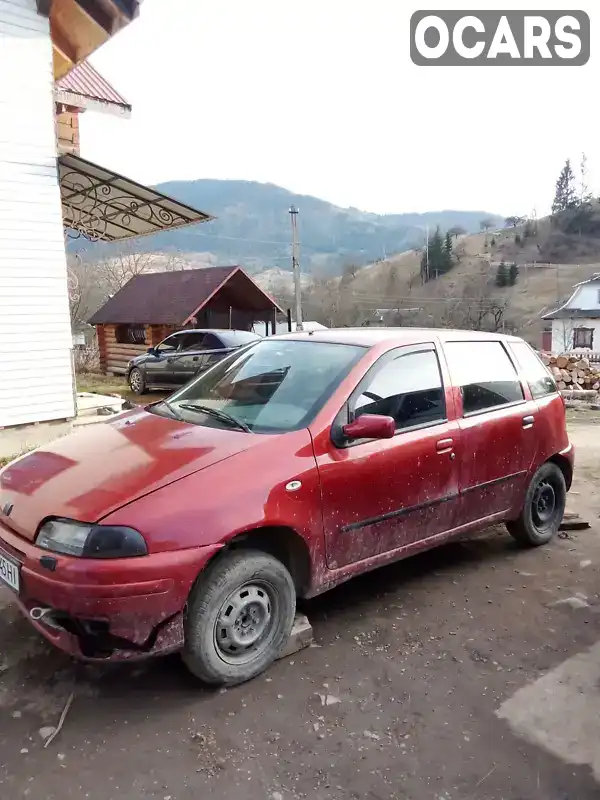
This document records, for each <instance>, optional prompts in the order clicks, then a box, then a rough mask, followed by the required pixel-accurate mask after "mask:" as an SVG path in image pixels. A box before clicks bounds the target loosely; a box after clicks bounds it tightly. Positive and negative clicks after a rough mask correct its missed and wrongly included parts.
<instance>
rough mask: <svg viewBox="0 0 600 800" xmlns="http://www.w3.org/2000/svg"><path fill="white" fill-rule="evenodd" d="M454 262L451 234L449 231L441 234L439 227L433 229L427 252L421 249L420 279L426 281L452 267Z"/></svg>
mask: <svg viewBox="0 0 600 800" xmlns="http://www.w3.org/2000/svg"><path fill="white" fill-rule="evenodd" d="M454 263H455V258H454V253H453V247H452V234H451V233H450V231H448V233H447V234H446V235H445V236H443V235H442V232H441V231H440V229H439V228H436V229H435V233H433V234H432V235H431V236H430V237H429V252H428V251H427V250H424V251H423V255H422V257H421V280H422V282H423V283H426V282H427V281H428V280H433V279H434V278H437V277H438V276H439V275H443V274H444V273H446V272H448V270H450V269H452V267H453V266H454Z"/></svg>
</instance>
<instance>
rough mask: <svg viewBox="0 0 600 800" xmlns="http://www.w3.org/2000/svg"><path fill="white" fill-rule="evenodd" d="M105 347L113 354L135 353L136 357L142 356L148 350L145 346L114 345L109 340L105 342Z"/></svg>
mask: <svg viewBox="0 0 600 800" xmlns="http://www.w3.org/2000/svg"><path fill="white" fill-rule="evenodd" d="M106 346H107V348H108V349H109V350H112V351H114V352H115V353H121V354H125V353H135V354H136V355H137V356H139V355H143V354H144V353H145V352H146V351H147V350H148V348H147V347H146V345H145V344H141V345H140V344H115V343H114V342H111V341H110V339H108V340H107V342H106Z"/></svg>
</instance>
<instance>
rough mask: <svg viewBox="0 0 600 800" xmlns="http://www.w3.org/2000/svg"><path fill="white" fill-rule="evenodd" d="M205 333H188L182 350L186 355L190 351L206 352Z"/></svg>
mask: <svg viewBox="0 0 600 800" xmlns="http://www.w3.org/2000/svg"><path fill="white" fill-rule="evenodd" d="M205 340H206V334H205V333H186V334H184V337H183V342H182V344H181V350H182V351H183V352H184V353H186V352H189V351H190V350H205V349H206V347H205Z"/></svg>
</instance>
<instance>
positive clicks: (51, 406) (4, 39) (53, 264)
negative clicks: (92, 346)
mask: <svg viewBox="0 0 600 800" xmlns="http://www.w3.org/2000/svg"><path fill="white" fill-rule="evenodd" d="M0 121H1V124H0V428H2V427H8V426H12V425H21V424H26V423H31V422H43V421H50V420H58V419H67V418H69V417H72V416H73V415H74V411H75V409H74V405H75V403H74V396H73V377H72V360H71V347H72V339H71V325H70V317H69V301H68V291H67V266H66V256H65V245H64V239H63V226H62V214H61V202H60V190H59V185H58V175H57V164H56V139H55V129H54V86H53V72H52V44H51V40H50V31H49V23H48V20H47V19H46V18H45V17H42V16H40V15H39V14H38V13H37V11H36V0H0Z"/></svg>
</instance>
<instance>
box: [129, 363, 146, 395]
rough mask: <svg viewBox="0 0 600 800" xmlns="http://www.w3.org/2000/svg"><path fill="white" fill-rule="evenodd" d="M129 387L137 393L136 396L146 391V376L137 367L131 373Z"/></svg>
mask: <svg viewBox="0 0 600 800" xmlns="http://www.w3.org/2000/svg"><path fill="white" fill-rule="evenodd" d="M129 386H130V387H131V391H132V392H135V394H144V392H145V391H146V382H145V381H144V376H143V375H142V373H141V371H140V370H139V369H138V368H137V367H134V368H133V369H132V370H131V372H130V373H129Z"/></svg>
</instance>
